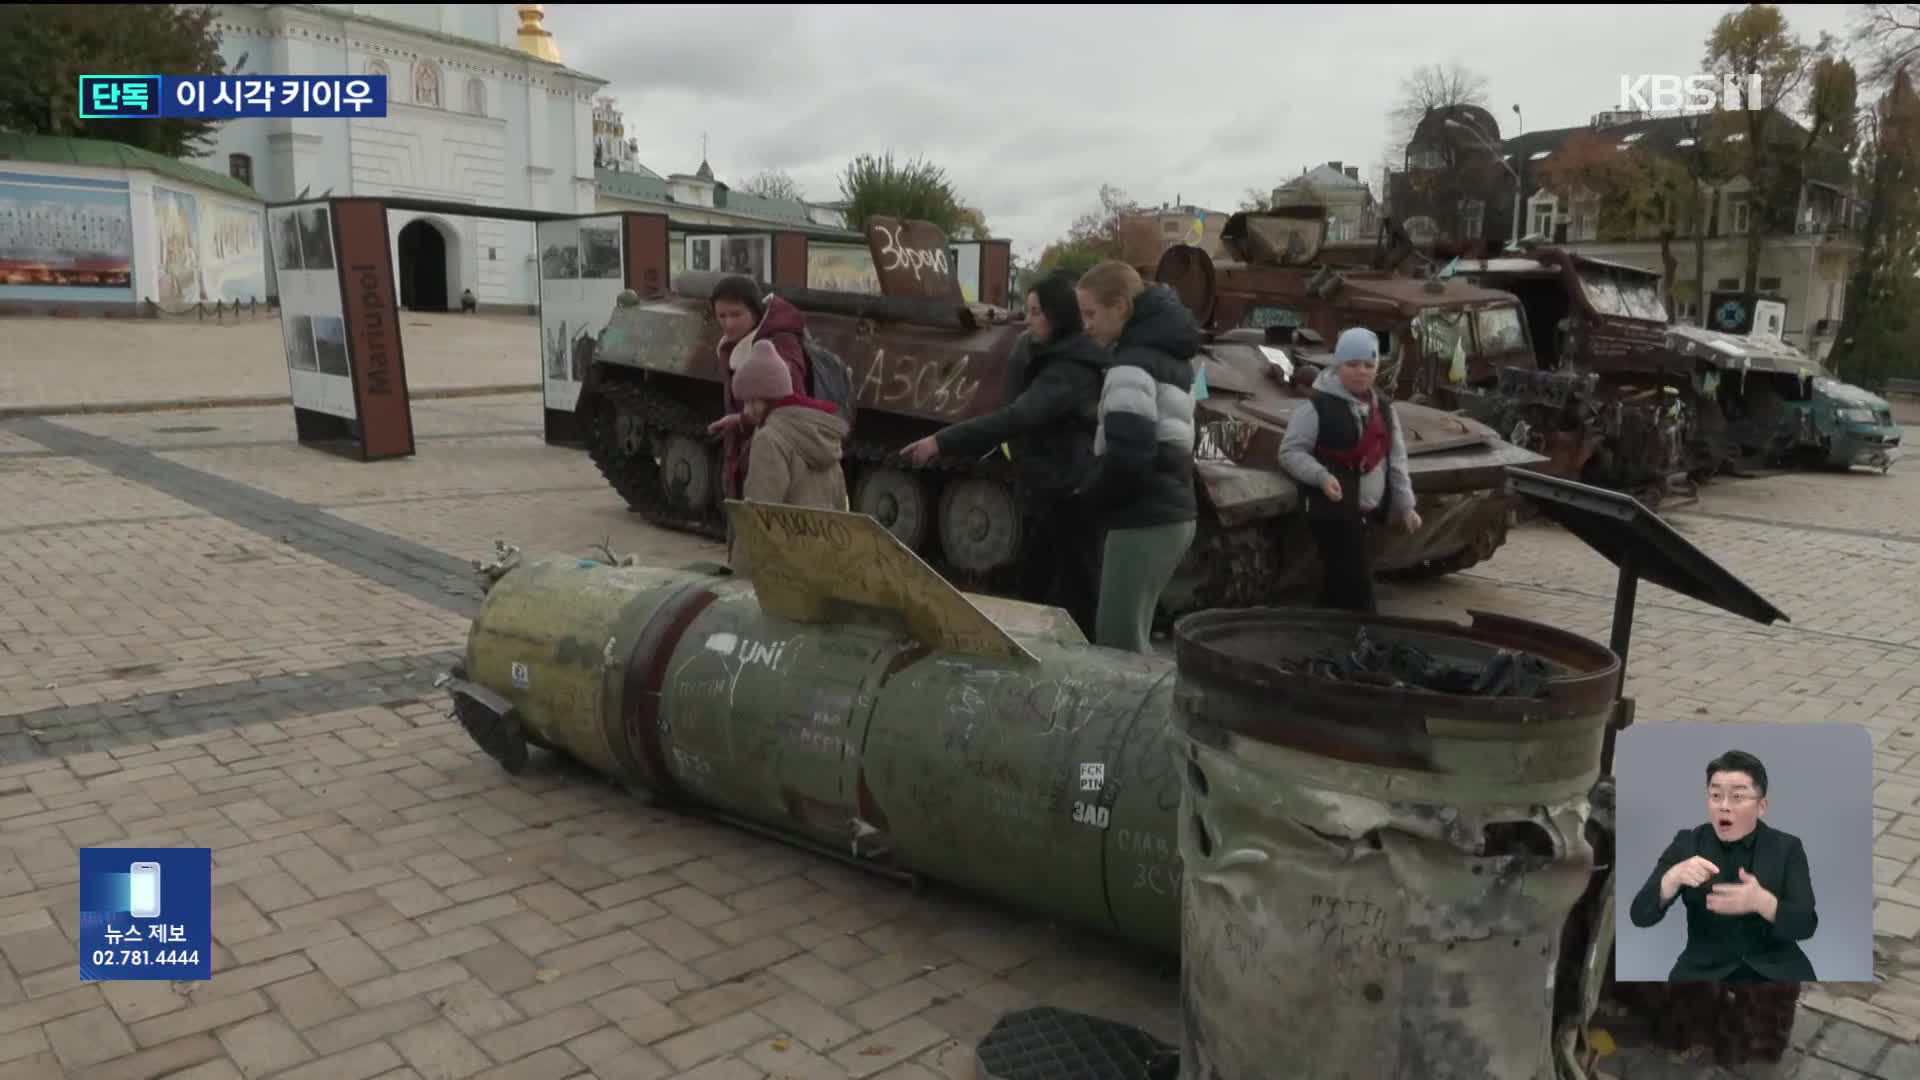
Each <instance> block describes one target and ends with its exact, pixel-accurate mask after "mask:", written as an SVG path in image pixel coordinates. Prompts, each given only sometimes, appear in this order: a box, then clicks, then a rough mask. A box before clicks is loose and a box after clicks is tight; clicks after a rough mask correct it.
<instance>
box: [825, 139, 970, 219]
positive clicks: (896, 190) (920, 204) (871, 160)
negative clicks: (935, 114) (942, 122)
mask: <svg viewBox="0 0 1920 1080" xmlns="http://www.w3.org/2000/svg"><path fill="white" fill-rule="evenodd" d="M840 197H841V198H843V199H845V200H846V201H847V227H848V228H851V229H855V230H858V231H865V230H866V227H867V221H868V219H870V218H873V217H895V218H901V219H906V218H913V219H915V220H918V221H925V222H930V223H932V224H934V225H937V226H939V228H940V231H941V232H944V233H946V234H947V235H948V236H949V237H951V236H953V235H954V234H955V233H957V232H959V231H960V230H961V229H962V228H964V227H966V226H968V225H970V224H972V223H973V219H972V218H971V217H970V216H969V214H970V213H977V211H971V212H970V211H969V210H968V208H967V207H966V206H965V205H963V204H962V203H961V201H960V196H959V195H958V194H957V193H956V192H955V191H954V187H953V181H951V180H949V179H948V178H947V171H946V170H945V169H943V168H941V167H940V166H938V165H935V164H933V163H932V162H929V161H927V160H925V159H924V158H914V159H913V160H912V161H909V162H906V163H905V164H895V163H894V160H893V151H891V150H889V151H887V153H886V154H885V155H884V156H883V157H877V158H876V157H874V156H873V155H871V154H861V155H860V156H859V157H857V158H854V159H853V160H852V161H851V162H849V163H848V164H847V168H846V170H845V171H844V172H842V173H841V174H840ZM980 224H981V225H982V226H983V227H984V225H985V221H984V220H982V221H981V223H980Z"/></svg>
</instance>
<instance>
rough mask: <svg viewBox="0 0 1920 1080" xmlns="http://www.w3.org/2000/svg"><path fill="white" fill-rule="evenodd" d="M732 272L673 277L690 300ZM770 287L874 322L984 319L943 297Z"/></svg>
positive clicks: (939, 323)
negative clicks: (948, 301)
mask: <svg viewBox="0 0 1920 1080" xmlns="http://www.w3.org/2000/svg"><path fill="white" fill-rule="evenodd" d="M731 276H732V275H730V274H722V273H718V272H716V271H712V270H687V271H683V272H681V273H679V274H675V275H674V277H673V285H672V289H673V293H674V295H676V296H683V297H686V298H687V299H690V300H706V299H710V298H711V297H712V296H713V290H714V287H715V286H716V285H718V284H719V283H720V281H721V279H722V278H727V277H731ZM767 291H768V292H771V293H772V294H774V295H775V296H778V297H779V298H780V299H782V300H785V301H786V302H787V303H789V304H792V305H793V306H794V307H797V308H799V309H800V310H801V311H815V312H824V313H826V314H829V315H844V316H846V317H848V318H851V319H871V320H873V321H874V322H888V323H904V324H906V325H908V326H925V327H931V328H933V329H936V330H960V331H966V332H971V331H974V330H978V329H979V328H980V325H981V322H982V320H981V319H980V318H979V317H978V316H976V315H975V314H974V312H973V310H972V309H971V308H969V307H967V306H966V305H964V304H951V303H947V302H946V301H942V300H927V299H923V298H920V297H909V296H874V295H871V294H867V293H850V292H839V291H835V290H828V289H802V288H795V287H791V286H789V287H786V288H774V289H769V290H767Z"/></svg>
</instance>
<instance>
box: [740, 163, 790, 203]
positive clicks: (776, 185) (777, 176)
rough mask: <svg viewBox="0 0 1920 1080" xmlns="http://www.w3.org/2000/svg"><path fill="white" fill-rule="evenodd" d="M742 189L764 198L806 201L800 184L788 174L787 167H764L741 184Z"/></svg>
mask: <svg viewBox="0 0 1920 1080" xmlns="http://www.w3.org/2000/svg"><path fill="white" fill-rule="evenodd" d="M740 190H741V191H744V192H746V193H747V194H749V195H758V196H760V197H761V198H763V199H790V200H792V201H794V202H803V201H805V197H804V196H802V195H801V194H800V185H799V184H796V183H794V181H793V177H791V176H789V175H787V171H786V170H785V169H762V170H761V171H759V172H757V173H754V174H753V175H752V176H749V177H748V178H747V181H746V183H743V184H741V185H740Z"/></svg>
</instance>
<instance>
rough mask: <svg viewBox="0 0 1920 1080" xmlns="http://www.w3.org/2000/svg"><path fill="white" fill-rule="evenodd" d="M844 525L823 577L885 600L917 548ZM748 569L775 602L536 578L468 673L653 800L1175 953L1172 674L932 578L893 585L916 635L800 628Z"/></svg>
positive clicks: (592, 576) (669, 580) (682, 576)
mask: <svg viewBox="0 0 1920 1080" xmlns="http://www.w3.org/2000/svg"><path fill="white" fill-rule="evenodd" d="M819 513H826V512H819ZM831 517H832V518H834V519H841V520H840V521H839V522H838V524H837V527H838V529H839V533H837V534H836V535H841V538H842V539H843V540H845V541H846V542H847V543H849V544H851V545H852V546H854V547H860V546H861V544H862V543H865V544H868V545H871V546H870V548H868V549H866V550H863V551H856V552H853V553H850V560H849V562H848V563H846V564H842V563H827V564H826V565H828V566H829V567H832V568H834V570H835V575H834V576H836V577H838V578H839V579H840V582H841V584H843V585H847V584H850V585H851V587H852V588H851V590H847V589H843V590H842V591H843V592H844V591H854V592H859V591H861V590H863V589H865V590H867V591H868V592H875V591H877V592H883V593H884V592H886V591H888V590H887V586H886V584H885V581H884V579H886V578H887V576H888V574H889V573H890V572H892V570H897V569H898V567H893V566H891V565H890V564H887V559H886V558H885V557H884V556H880V557H877V552H879V551H884V550H885V549H888V548H889V547H891V549H892V551H893V552H897V558H903V559H911V558H912V557H911V554H910V553H908V552H906V551H905V550H904V549H902V548H899V546H898V543H897V541H894V540H893V538H892V537H891V536H890V535H889V534H887V533H886V532H885V530H884V529H882V528H880V526H879V525H878V524H877V523H874V522H873V521H872V519H871V518H867V517H864V516H861V515H831ZM738 520H739V519H736V521H738ZM860 523H865V524H867V525H869V526H871V531H870V532H867V531H863V530H862V529H861V526H860ZM744 531H745V530H743V532H744ZM854 534H859V536H858V537H856V536H855V535H854ZM823 539H826V538H823ZM748 542H751V540H749V541H748ZM783 543H784V544H786V545H787V546H788V547H789V548H791V538H789V539H788V540H786V541H783ZM789 554H791V552H789ZM789 561H790V560H789ZM882 564H886V565H882ZM753 565H754V566H755V567H756V568H757V569H756V574H757V576H759V577H760V579H761V589H760V590H759V593H760V595H757V594H756V590H755V588H754V587H753V586H752V585H750V584H749V583H747V582H744V581H741V580H739V579H729V578H724V577H717V576H714V575H710V574H703V573H699V572H692V571H672V570H659V569H645V568H635V567H615V566H608V565H604V564H599V563H592V562H585V561H582V560H578V559H574V558H549V559H536V560H530V561H527V562H525V563H523V564H521V565H519V566H518V567H516V568H514V569H513V570H511V571H510V572H508V573H506V574H505V575H504V576H502V577H500V578H499V580H497V581H496V582H495V583H494V584H493V586H492V587H491V589H490V590H489V592H488V595H487V599H486V601H485V604H484V605H483V607H482V609H481V612H480V615H479V616H478V617H477V618H476V619H475V621H474V625H473V629H472V632H471V634H470V636H469V638H468V642H467V650H466V663H465V665H464V672H463V674H462V681H463V683H464V684H469V685H470V686H471V687H479V688H484V691H491V692H492V695H497V700H498V701H499V702H501V703H503V704H504V705H505V706H509V707H510V708H511V710H512V715H513V718H514V720H515V721H516V722H517V724H518V726H519V727H520V729H521V730H522V732H523V734H524V735H525V737H526V738H528V739H529V740H531V741H533V742H535V743H537V744H540V745H545V746H549V747H552V748H554V749H556V750H559V751H562V752H564V753H568V754H570V755H572V756H574V757H576V758H578V759H579V760H581V761H583V762H584V763H586V764H588V765H589V766H591V767H593V768H595V769H597V770H599V771H602V772H604V773H607V774H609V775H612V776H615V777H618V778H620V779H622V780H624V781H626V782H628V783H629V784H631V785H633V786H635V787H638V788H643V789H645V790H646V791H647V792H649V793H650V794H652V795H653V796H654V797H656V798H658V799H660V800H662V801H663V802H666V803H669V804H677V805H681V806H685V807H689V808H700V809H705V810H712V811H719V812H721V813H723V814H725V815H727V816H729V817H731V818H734V819H738V820H739V821H742V822H745V823H751V824H753V825H757V826H760V827H761V828H763V829H765V830H768V831H772V832H776V833H779V834H782V835H784V836H786V837H788V838H790V839H796V840H802V841H805V842H808V843H810V844H811V845H813V846H816V847H821V846H824V847H829V848H832V849H834V850H837V851H839V852H840V853H842V854H843V855H846V856H852V857H855V858H857V859H859V860H860V861H864V862H869V863H871V864H873V865H876V866H878V867H883V868H889V869H895V870H905V871H908V872H911V873H914V874H919V875H923V876H925V877H927V878H930V879H935V880H940V881H944V882H948V883H951V884H954V885H958V886H961V887H963V888H967V889H970V890H974V891H977V892H979V893H982V894H985V895H989V896H994V897H997V898H999V899H1002V900H1004V901H1006V902H1009V903H1011V904H1014V905H1016V906H1019V907H1022V908H1027V909H1030V910H1034V911H1036V912H1040V913H1045V914H1048V915H1052V916H1054V917H1057V918H1060V919H1063V920H1067V921H1070V922H1072V923H1074V924H1076V925H1080V926H1085V927H1088V928H1092V929H1095V930H1098V931H1102V932H1105V933H1109V934H1113V935H1116V936H1118V937H1121V938H1123V939H1127V940H1131V941H1135V942H1138V943H1141V944H1143V945H1146V946H1148V947H1150V948H1153V949H1155V950H1158V951H1160V952H1163V953H1167V954H1173V953H1177V952H1178V949H1179V914H1178V905H1179V880H1178V852H1177V849H1176V847H1175V844H1174V837H1173V820H1174V813H1175V811H1176V809H1177V807H1178V806H1179V800H1180V788H1179V778H1178V775H1177V774H1176V772H1175V762H1174V759H1173V758H1172V757H1171V756H1170V754H1169V752H1168V750H1167V744H1166V742H1165V728H1166V724H1167V718H1168V717H1169V716H1170V715H1171V709H1172V694H1173V689H1174V677H1173V675H1174V665H1173V664H1172V662H1171V661H1169V660H1166V659H1163V658H1159V657H1147V656H1139V655H1135V654H1131V653H1123V652H1117V651H1114V650H1109V649H1099V648H1094V647H1092V646H1090V645H1088V644H1087V643H1086V641H1085V639H1084V638H1083V637H1081V636H1080V634H1079V632H1078V631H1077V630H1075V629H1074V628H1073V626H1072V623H1071V621H1070V620H1067V619H1066V618H1065V617H1064V616H1063V615H1062V614H1061V613H1059V612H1056V611H1053V610H1051V609H1044V608H1036V607H1032V606H1030V605H1023V604H1015V603H1011V602H1007V601H998V600H988V599H986V598H980V597H974V598H972V602H971V603H969V601H968V600H966V599H962V598H961V596H960V594H958V593H956V592H953V591H952V590H951V588H950V587H948V586H946V585H945V583H944V582H941V581H940V579H939V578H938V577H937V576H933V575H931V574H930V573H927V572H925V571H924V567H922V572H923V576H921V577H920V578H918V579H917V580H915V579H912V578H911V576H910V575H903V576H906V577H907V578H908V580H909V581H910V582H911V583H912V584H913V585H916V586H925V587H927V593H928V594H931V595H933V596H934V597H935V598H936V599H935V600H934V601H933V603H932V607H931V608H929V605H928V604H927V603H919V606H918V607H916V606H915V605H916V603H917V601H915V599H914V598H913V597H911V596H907V597H904V602H901V601H902V599H903V598H902V597H900V596H895V597H893V601H894V602H895V607H896V610H897V609H898V608H900V607H904V608H906V609H908V611H909V613H910V614H909V617H908V618H907V619H906V620H905V621H906V622H909V623H911V622H914V621H916V619H918V621H919V622H921V623H922V625H921V626H920V631H921V632H920V633H919V634H917V635H916V634H915V633H913V632H911V631H910V630H909V629H908V628H906V627H903V626H902V625H900V623H901V620H900V619H899V617H898V616H895V618H894V619H893V622H894V624H895V625H892V626H889V625H887V622H888V621H889V620H888V619H886V618H868V619H866V620H864V621H861V620H857V619H855V620H835V621H832V622H800V621H796V620H794V619H790V618H786V617H783V616H781V615H778V614H772V613H769V612H768V611H767V610H765V608H764V607H763V603H764V602H765V600H766V596H767V594H777V592H778V585H777V584H776V583H775V582H774V581H773V580H771V579H772V578H773V577H775V576H777V575H779V574H780V573H781V571H782V570H783V569H786V568H787V564H786V563H783V562H782V561H781V560H780V558H778V557H777V555H775V556H770V557H767V558H764V559H763V557H762V555H761V554H760V553H755V554H754V556H753ZM862 565H864V566H865V567H866V568H868V569H869V570H872V569H873V568H874V567H875V566H876V565H878V568H879V571H880V572H879V573H878V574H877V575H874V574H869V575H868V576H866V577H865V578H864V579H863V576H862V573H861V566H862ZM943 590H944V594H945V595H941V593H942V591H943ZM893 591H894V592H895V593H899V592H900V591H901V590H898V589H895V590H893ZM907 591H909V592H910V591H911V590H907ZM955 604H957V605H958V608H956V607H955V606H954V605H955ZM974 605H979V606H982V607H989V608H991V609H993V610H995V611H997V612H998V613H999V614H1000V615H1001V617H1002V619H1003V620H1004V621H1006V622H1009V623H1012V624H1014V625H1013V627H1012V628H1011V629H1005V630H1002V629H1001V628H1000V627H998V626H997V625H996V624H995V623H994V622H993V621H992V620H990V619H987V618H985V617H984V616H983V615H981V614H980V612H979V610H978V608H977V607H975V606H974ZM774 606H775V607H778V606H779V605H778V603H775V605H774ZM960 609H964V610H960ZM874 610H875V609H874V608H873V607H872V606H868V607H867V611H868V612H869V613H871V612H872V611H874ZM927 610H934V611H935V612H936V615H935V616H928V617H920V616H916V615H914V614H912V613H913V612H923V613H924V612H925V611H927ZM969 613H971V616H972V618H971V619H969V618H968V614H969ZM926 618H935V621H937V622H938V621H940V620H944V621H943V622H940V625H939V626H937V627H934V628H932V629H929V627H928V626H927V625H925V623H926ZM969 622H971V623H973V624H974V625H973V626H971V627H969V626H967V625H963V624H966V623H969ZM996 633H997V634H998V638H999V640H994V638H995V636H996ZM927 639H933V640H934V641H936V642H942V641H944V643H947V644H955V645H959V646H961V648H959V649H954V648H936V647H934V646H933V645H930V644H929V643H928V640H927ZM455 692H456V694H459V693H461V692H462V686H460V685H456V687H455ZM472 692H473V693H483V691H472ZM483 745H485V743H484V742H483ZM489 749H490V751H491V750H492V749H493V748H492V747H489Z"/></svg>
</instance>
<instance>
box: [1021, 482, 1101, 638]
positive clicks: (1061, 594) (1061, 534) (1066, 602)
mask: <svg viewBox="0 0 1920 1080" xmlns="http://www.w3.org/2000/svg"><path fill="white" fill-rule="evenodd" d="M1027 527H1028V528H1029V529H1031V530H1033V533H1032V536H1031V537H1030V538H1029V539H1028V541H1027V543H1025V544H1023V545H1022V548H1023V551H1022V553H1021V558H1020V565H1019V569H1018V584H1017V585H1016V589H1017V591H1018V592H1019V595H1020V599H1022V600H1025V601H1027V602H1028V603H1031V604H1048V605H1051V606H1053V607H1058V608H1064V609H1065V610H1066V612H1067V614H1068V615H1071V616H1073V621H1074V625H1076V626H1078V627H1079V628H1080V632H1081V633H1083V634H1085V635H1087V640H1088V641H1092V640H1093V635H1094V615H1095V613H1096V612H1097V611H1098V610H1099V606H1100V585H1099V582H1100V571H1099V560H1098V557H1097V556H1096V554H1095V552H1096V551H1097V550H1098V549H1097V547H1096V545H1095V543H1094V540H1095V537H1094V533H1095V528H1094V525H1093V515H1092V514H1091V513H1089V512H1088V511H1087V510H1086V508H1085V507H1083V506H1081V505H1080V504H1079V503H1078V502H1075V501H1073V500H1070V499H1065V498H1059V499H1055V500H1054V501H1052V502H1049V503H1047V504H1046V505H1043V506H1039V507H1037V508H1036V509H1035V510H1034V511H1033V512H1032V515H1031V516H1030V517H1029V518H1028V519H1027Z"/></svg>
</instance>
